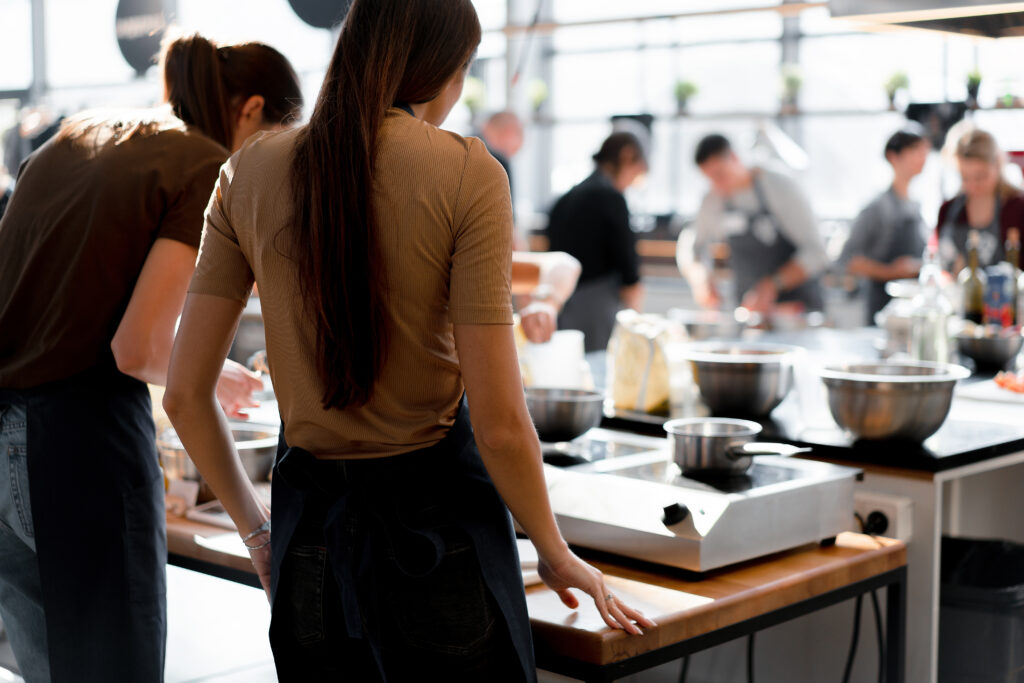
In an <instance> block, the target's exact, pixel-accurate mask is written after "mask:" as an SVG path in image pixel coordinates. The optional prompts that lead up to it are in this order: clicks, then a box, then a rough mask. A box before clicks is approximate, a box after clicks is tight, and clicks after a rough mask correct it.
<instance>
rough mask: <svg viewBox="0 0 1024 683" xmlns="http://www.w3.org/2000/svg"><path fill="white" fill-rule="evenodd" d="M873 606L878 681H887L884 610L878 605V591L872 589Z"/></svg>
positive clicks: (883, 682)
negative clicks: (883, 627)
mask: <svg viewBox="0 0 1024 683" xmlns="http://www.w3.org/2000/svg"><path fill="white" fill-rule="evenodd" d="M871 607H872V609H873V610H874V612H875V635H877V636H878V683H885V663H886V662H885V655H886V653H885V634H884V633H883V632H882V610H881V609H879V607H878V593H876V592H875V591H871Z"/></svg>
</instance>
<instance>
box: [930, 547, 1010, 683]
mask: <svg viewBox="0 0 1024 683" xmlns="http://www.w3.org/2000/svg"><path fill="white" fill-rule="evenodd" d="M941 582H942V586H941V590H940V604H941V610H940V615H939V683H983V682H984V683H989V682H990V681H991V682H993V683H994V682H995V681H999V682H1000V683H1011V682H1016V681H1020V682H1022V683H1024V546H1022V545H1018V544H1016V543H1010V542H1007V541H999V540H979V539H970V538H950V537H944V538H943V539H942V568H941Z"/></svg>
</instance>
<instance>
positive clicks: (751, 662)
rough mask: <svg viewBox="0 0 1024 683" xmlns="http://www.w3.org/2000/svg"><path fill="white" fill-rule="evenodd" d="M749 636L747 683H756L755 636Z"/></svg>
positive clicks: (752, 634)
mask: <svg viewBox="0 0 1024 683" xmlns="http://www.w3.org/2000/svg"><path fill="white" fill-rule="evenodd" d="M755 635H756V634H754V633H751V634H750V635H749V636H747V683H754V636H755Z"/></svg>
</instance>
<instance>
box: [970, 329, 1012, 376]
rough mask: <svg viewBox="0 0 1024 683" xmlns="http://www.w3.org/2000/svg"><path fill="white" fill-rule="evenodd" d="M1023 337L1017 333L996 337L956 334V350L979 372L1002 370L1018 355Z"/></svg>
mask: <svg viewBox="0 0 1024 683" xmlns="http://www.w3.org/2000/svg"><path fill="white" fill-rule="evenodd" d="M1022 345H1024V337H1022V336H1021V335H1020V333H1019V332H1017V333H1014V334H1007V335H998V336H977V335H971V334H958V335H957V337H956V347H957V350H958V351H959V352H960V353H962V354H963V355H965V356H967V357H968V358H970V359H971V360H973V361H974V364H975V366H977V368H978V369H979V370H1002V369H1003V368H1005V367H1006V366H1007V365H1009V363H1010V361H1012V360H1013V359H1014V358H1016V357H1017V354H1018V353H1020V349H1021V346H1022Z"/></svg>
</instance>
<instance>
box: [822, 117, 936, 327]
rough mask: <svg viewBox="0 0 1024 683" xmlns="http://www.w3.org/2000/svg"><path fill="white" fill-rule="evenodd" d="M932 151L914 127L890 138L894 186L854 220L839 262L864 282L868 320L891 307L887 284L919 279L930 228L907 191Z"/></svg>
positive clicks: (887, 145)
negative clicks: (885, 307)
mask: <svg viewBox="0 0 1024 683" xmlns="http://www.w3.org/2000/svg"><path fill="white" fill-rule="evenodd" d="M930 150H931V143H930V142H929V141H928V138H927V137H925V132H924V130H923V129H922V128H921V127H920V126H919V125H916V124H907V126H906V127H905V128H903V129H901V130H899V131H897V132H896V133H894V134H893V135H892V137H890V138H889V140H888V142H886V143H885V159H886V161H888V162H889V164H890V165H891V166H892V185H890V186H889V188H888V189H887V190H886V191H885V192H883V193H882V194H880V195H878V197H876V198H875V199H874V200H873V201H872V202H871V203H870V204H868V205H867V206H866V207H864V209H863V210H862V211H861V212H860V214H859V215H858V216H857V218H855V219H854V221H853V225H852V226H851V227H850V237H849V239H847V241H846V245H845V246H844V247H843V251H842V254H841V255H840V257H839V264H840V265H841V266H842V267H843V268H844V269H845V271H846V272H847V273H848V274H850V275H854V276H856V277H858V278H861V279H862V286H861V292H862V293H863V295H864V296H865V297H866V298H867V306H868V316H869V319H874V315H875V313H877V312H878V311H880V310H882V307H883V306H885V304H886V303H888V302H889V295H888V294H886V293H885V283H886V282H889V281H890V280H899V279H901V278H911V277H917V274H918V271H919V270H920V268H921V260H920V259H921V255H922V253H923V252H924V247H925V235H926V234H927V232H928V228H927V226H926V224H925V222H924V217H923V216H922V215H921V207H920V205H919V204H918V203H917V202H915V201H913V200H912V199H910V196H909V194H908V188H909V186H910V181H911V180H912V179H913V178H914V176H916V175H918V174H919V173H921V170H922V169H923V168H924V164H925V161H927V159H928V152H929V151H930Z"/></svg>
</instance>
